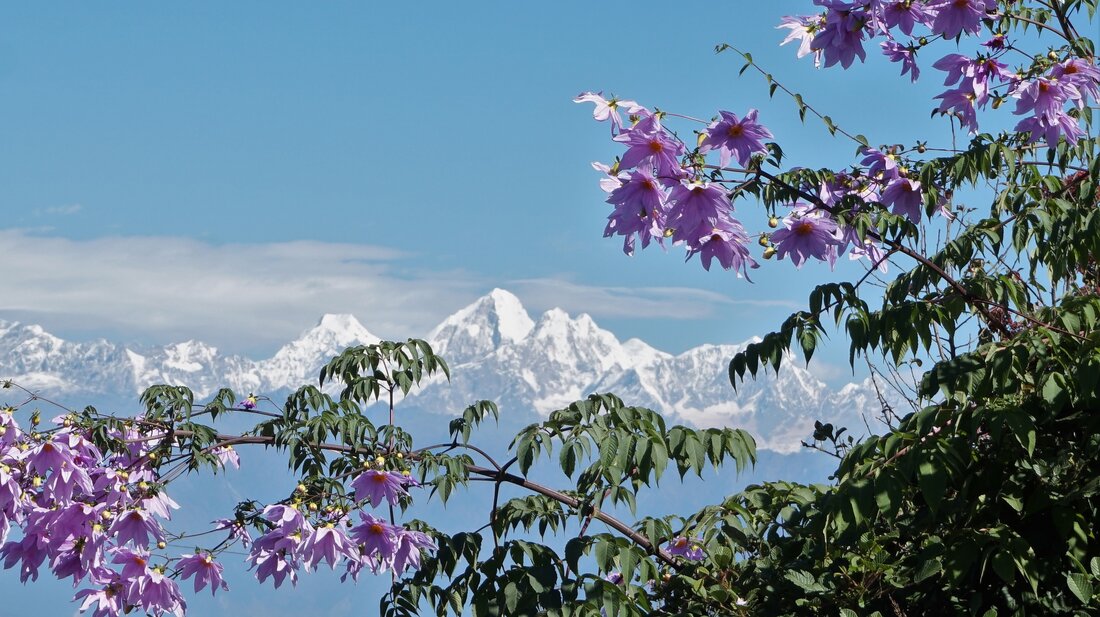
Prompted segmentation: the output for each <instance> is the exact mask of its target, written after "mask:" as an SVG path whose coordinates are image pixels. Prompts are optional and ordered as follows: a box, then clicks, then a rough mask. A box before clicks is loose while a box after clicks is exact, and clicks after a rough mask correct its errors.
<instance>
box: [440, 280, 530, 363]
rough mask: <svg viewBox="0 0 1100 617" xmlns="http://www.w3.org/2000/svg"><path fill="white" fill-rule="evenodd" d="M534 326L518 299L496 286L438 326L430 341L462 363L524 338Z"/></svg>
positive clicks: (448, 359)
mask: <svg viewBox="0 0 1100 617" xmlns="http://www.w3.org/2000/svg"><path fill="white" fill-rule="evenodd" d="M534 327H535V322H533V321H531V316H530V315H528V314H527V309H525V308H524V307H523V304H522V303H521V302H520V301H519V298H517V297H516V296H514V295H513V294H512V293H510V292H507V291H505V290H503V289H494V290H493V291H491V292H489V293H488V294H487V295H484V296H482V297H480V298H478V299H477V300H475V301H474V302H473V303H472V304H470V305H469V306H467V307H465V308H463V309H460V310H459V311H458V312H456V313H455V314H453V315H451V316H450V317H448V318H447V319H445V320H444V321H443V323H441V324H439V325H438V326H436V328H435V329H434V330H432V332H431V334H429V335H428V341H429V342H430V343H431V345H432V348H433V349H434V350H435V352H436V353H438V354H439V355H441V356H443V357H445V358H447V361H448V362H450V363H451V364H453V365H459V364H463V363H466V362H471V361H474V360H477V359H479V358H482V357H484V356H486V355H488V354H490V353H492V352H494V351H495V350H496V349H498V348H499V347H501V346H502V345H507V344H513V343H518V342H520V341H522V340H523V339H525V338H526V337H527V335H528V334H529V333H530V332H531V330H532V328H534Z"/></svg>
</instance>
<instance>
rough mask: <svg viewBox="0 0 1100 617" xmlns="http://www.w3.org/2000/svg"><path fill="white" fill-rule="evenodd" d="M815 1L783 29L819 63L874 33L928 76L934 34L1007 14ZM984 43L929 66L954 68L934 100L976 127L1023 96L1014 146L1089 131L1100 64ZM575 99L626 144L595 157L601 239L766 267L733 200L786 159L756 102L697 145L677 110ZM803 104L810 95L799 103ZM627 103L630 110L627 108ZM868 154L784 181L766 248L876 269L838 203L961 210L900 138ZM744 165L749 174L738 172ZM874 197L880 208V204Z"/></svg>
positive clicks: (910, 213)
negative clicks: (608, 160)
mask: <svg viewBox="0 0 1100 617" xmlns="http://www.w3.org/2000/svg"><path fill="white" fill-rule="evenodd" d="M814 4H816V5H818V6H819V7H822V9H823V11H822V13H820V14H818V15H808V16H790V17H785V18H783V21H782V23H781V24H780V25H779V28H782V29H786V30H787V31H788V33H787V36H786V38H785V39H784V40H783V42H782V43H781V44H786V43H790V42H795V41H797V42H798V43H799V49H798V56H799V57H803V56H807V55H813V56H814V61H815V63H816V64H818V65H824V66H826V67H829V66H833V65H837V64H839V65H840V66H841V67H844V68H847V67H849V66H851V65H852V64H853V63H854V62H855V60H856V59H857V58H858V59H859V60H861V61H862V60H864V59H865V58H866V49H865V46H866V45H867V44H868V42H870V41H872V40H873V39H876V38H881V39H882V40H881V42H880V47H881V48H882V51H883V53H884V54H885V55H886V56H887V58H889V59H890V60H891V61H893V62H899V63H901V66H902V74H903V75H905V74H908V75H909V76H910V77H911V79H912V80H913V81H916V80H917V79H918V78H919V76H920V67H919V66H918V64H917V60H916V58H917V52H918V50H920V49H922V48H924V47H925V46H926V45H929V44H930V43H931V41H932V40H934V39H937V38H938V39H956V40H957V39H960V38H961V37H963V36H972V35H977V34H980V33H981V31H982V28H983V27H984V26H983V24H984V23H987V22H988V23H1003V21H1004V16H1003V15H1000V14H999V13H997V11H998V5H997V2H996V1H995V0H923V1H922V0H898V1H887V0H857V1H854V2H845V1H841V0H814ZM994 18H996V19H994ZM998 20H999V21H998ZM976 47H979V48H980V49H982V50H983V51H981V52H980V53H977V54H975V55H966V54H963V53H950V54H947V55H945V56H943V57H942V58H940V59H939V60H937V61H936V62H934V63H933V65H932V66H933V68H935V69H937V70H939V71H942V72H943V73H944V74H945V78H944V85H945V86H948V87H949V89H948V90H946V91H944V92H943V93H941V94H939V95H938V96H936V97H935V100H937V101H938V103H937V107H936V111H938V112H940V113H941V114H944V115H949V116H951V117H953V118H955V119H957V120H958V122H959V125H960V126H961V127H963V128H965V129H967V131H969V132H970V133H977V131H978V126H979V122H978V112H979V111H981V110H983V109H986V108H988V107H992V108H994V109H996V108H998V107H1000V106H1001V104H1002V103H1003V102H1004V101H1006V100H1010V99H1015V100H1016V105H1015V109H1014V110H1013V112H1014V113H1015V114H1016V115H1018V116H1024V117H1023V118H1022V119H1020V120H1019V121H1018V123H1017V125H1016V127H1015V130H1016V132H1017V133H1018V134H1019V137H1017V139H1018V142H1017V143H1019V144H1023V143H1024V142H1026V143H1029V144H1030V143H1036V142H1044V144H1043V145H1045V146H1047V147H1048V148H1051V149H1053V148H1056V147H1057V146H1058V144H1059V143H1061V142H1062V141H1063V140H1065V141H1068V142H1070V143H1076V142H1077V141H1078V140H1079V139H1081V138H1082V137H1084V136H1085V132H1084V130H1083V129H1082V128H1081V127H1080V126H1079V122H1078V119H1077V117H1076V116H1075V115H1074V113H1073V109H1074V108H1076V109H1077V110H1084V109H1086V108H1087V107H1089V105H1090V104H1094V103H1095V102H1097V101H1100V68H1098V67H1097V66H1096V64H1094V62H1095V60H1094V59H1093V58H1091V57H1090V58H1089V59H1082V58H1078V57H1074V56H1073V55H1069V56H1068V57H1066V58H1064V59H1061V60H1059V56H1058V54H1057V53H1055V52H1054V51H1051V52H1049V53H1044V54H1042V55H1040V56H1036V57H1033V58H1032V59H1033V60H1034V62H1033V64H1032V65H1031V67H1029V68H1028V67H1025V68H1022V69H1017V70H1011V69H1010V68H1009V67H1008V66H1007V65H1006V64H1005V63H1004V62H1003V59H1004V57H1005V55H1006V54H1008V53H1009V52H1013V51H1015V52H1019V51H1021V50H1020V49H1019V48H1018V47H1015V46H1014V43H1013V42H1012V41H1010V40H1009V39H1008V38H1007V35H1006V34H1005V33H1003V32H996V31H994V33H993V35H992V36H991V37H990V38H989V39H988V40H986V41H984V42H983V43H981V45H980V46H976ZM750 62H751V61H750ZM769 79H770V76H769ZM773 88H774V84H773ZM574 101H575V102H578V103H594V104H595V110H594V112H593V116H594V117H595V119H597V120H600V121H610V124H611V134H612V139H613V140H614V141H616V142H618V143H619V144H620V145H621V146H622V147H624V148H625V150H624V151H623V152H622V153H621V155H620V156H619V157H618V159H617V160H616V162H615V163H614V164H613V165H603V164H600V163H594V164H593V166H594V167H595V168H596V169H597V170H599V171H601V172H603V173H604V177H603V178H602V179H601V181H600V186H601V188H602V189H603V190H604V191H605V192H607V193H608V197H607V202H608V203H609V204H611V206H612V207H613V209H612V212H611V214H610V215H609V216H608V221H607V225H606V227H605V228H604V236H605V237H611V236H621V237H622V238H623V251H624V252H625V253H626V254H628V255H632V254H633V253H634V250H635V248H636V247H637V245H638V243H639V241H640V244H641V247H642V248H646V247H648V246H649V245H650V244H652V243H654V242H656V243H657V244H660V245H661V246H664V245H665V243H666V241H667V242H670V243H671V244H674V245H675V244H682V245H684V246H686V248H687V255H688V257H689V258H690V257H691V256H693V255H695V254H699V255H700V261H701V263H702V265H703V267H704V268H706V269H708V270H709V269H710V266H711V264H712V263H713V262H714V260H715V259H717V261H718V263H719V264H721V265H722V267H723V268H725V269H727V270H729V269H732V270H734V271H735V272H737V273H738V276H741V275H747V273H748V270H749V269H750V268H755V267H757V262H756V261H755V260H754V259H753V258H752V256H751V255H750V253H749V249H748V241H749V234H748V233H747V232H746V229H745V226H744V225H743V224H742V222H741V221H740V220H738V218H736V217H735V216H734V206H733V203H732V199H731V198H732V197H734V196H737V195H738V194H744V191H742V189H745V188H747V187H749V186H750V185H753V184H754V183H760V182H763V180H761V176H762V175H763V176H764V177H766V178H767V179H768V180H769V181H771V182H772V183H775V182H776V179H775V178H774V176H771V175H768V174H763V172H762V170H761V165H763V164H764V163H765V162H766V163H768V164H774V165H775V166H778V162H776V161H775V160H773V159H771V158H768V159H763V158H762V156H761V155H767V154H769V152H774V153H776V157H775V158H776V159H778V153H779V152H780V151H779V150H778V146H775V149H774V151H773V150H771V149H770V148H771V146H769V144H768V142H767V140H769V139H771V138H772V133H771V131H769V130H768V129H767V128H765V127H764V126H763V125H761V124H760V123H759V119H758V113H757V111H756V110H754V109H753V110H749V111H748V112H747V113H745V114H744V115H743V116H738V115H737V114H734V113H732V112H728V111H719V112H718V114H717V115H716V116H715V117H714V118H713V119H712V121H710V122H709V123H707V122H703V121H699V122H700V124H702V125H704V127H705V128H704V127H700V128H699V129H697V130H696V134H697V139H696V140H692V141H693V142H694V143H696V144H697V145H696V146H695V147H694V148H692V147H690V145H689V143H685V141H683V140H681V139H680V138H679V137H678V136H677V134H676V133H675V132H673V131H671V130H669V129H668V128H667V127H666V126H665V125H664V121H666V120H668V119H669V118H673V117H677V116H676V115H675V114H668V113H665V112H653V111H650V110H649V109H647V108H646V107H644V106H642V105H640V104H639V103H637V102H635V101H629V100H620V99H615V98H611V99H606V98H604V97H603V96H602V95H601V94H599V93H592V92H585V93H582V94H581V95H579V96H578V97H576V98H575V99H574ZM799 104H800V105H804V104H803V103H802V102H801V100H799ZM802 109H803V112H805V107H804V106H803V108H802ZM620 112H624V113H626V114H627V115H628V117H627V118H625V119H624V117H623V116H622V115H621V113H620ZM678 117H680V118H685V119H688V120H691V119H690V118H687V117H685V116H678ZM826 121H827V123H829V124H830V130H835V127H833V126H832V125H831V121H829V120H828V119H827V118H826ZM862 143H863V144H866V141H865V140H864V141H862ZM1040 147H1041V146H1040ZM917 150H918V151H919V152H922V151H923V150H920V149H919V148H918V149H917ZM861 151H862V156H863V159H862V161H861V162H860V165H859V166H855V167H853V168H852V169H851V170H849V171H842V172H837V173H834V172H829V173H828V174H825V176H826V179H824V180H820V184H819V185H818V186H808V185H806V184H804V183H802V182H801V181H797V180H796V181H795V182H794V184H793V185H790V184H789V185H787V187H786V188H787V189H793V190H795V191H797V192H798V193H799V194H800V195H801V196H806V197H808V199H805V200H803V201H801V202H796V203H790V204H787V206H788V207H789V208H790V210H789V212H788V213H786V215H782V214H780V215H778V216H773V217H772V224H771V226H772V227H773V228H774V227H778V226H779V224H780V218H781V219H782V226H783V228H782V229H779V230H777V231H775V232H772V233H770V234H768V233H764V234H761V235H760V244H761V245H762V246H763V247H764V248H765V250H764V253H763V256H764V258H770V257H773V256H775V257H777V258H778V259H780V260H783V259H787V258H790V260H791V262H792V263H793V264H794V265H795V266H796V267H801V266H802V264H803V263H805V262H806V261H807V260H809V259H810V258H813V259H816V260H819V261H824V262H827V263H829V264H830V265H834V264H835V263H836V261H837V259H838V257H839V256H840V255H842V254H843V253H844V252H845V251H847V252H848V255H849V258H851V259H864V258H865V259H868V260H869V261H870V263H871V266H872V267H877V268H880V269H882V270H885V268H886V256H887V255H886V252H885V251H884V250H883V248H882V246H880V245H879V243H877V242H876V241H875V240H874V235H873V234H872V237H870V238H866V237H860V236H858V235H857V234H856V233H855V231H854V230H853V229H851V228H850V227H846V226H845V225H842V224H841V223H840V221H838V220H837V218H836V216H835V212H836V209H837V207H838V206H839V205H840V204H841V203H842V202H845V209H846V210H848V211H852V212H855V213H860V212H862V213H863V214H869V215H870V216H871V217H872V218H877V217H878V216H879V213H881V212H884V211H887V212H891V213H892V214H894V215H897V216H900V217H904V218H906V219H908V220H909V221H911V222H912V223H914V224H919V223H921V222H922V218H923V216H924V214H925V212H934V213H940V214H944V215H946V216H947V217H951V216H952V215H951V213H950V212H949V211H948V210H947V209H946V207H945V206H946V202H947V198H945V197H943V196H944V195H947V194H949V193H950V191H949V190H946V189H950V188H951V187H946V188H945V187H938V186H924V185H922V183H921V182H920V181H919V180H918V178H917V177H916V174H912V175H911V174H910V172H909V170H908V168H907V165H905V164H904V161H903V160H902V155H903V154H904V152H902V151H900V148H895V147H891V148H883V149H881V150H879V149H875V148H870V147H867V146H866V145H865V146H864V147H863V148H862V150H861ZM712 152H717V153H718V157H717V159H718V160H717V161H716V162H714V161H710V162H708V158H707V157H708V155H709V154H710V153H712ZM909 162H912V161H909ZM733 164H736V165H737V166H739V167H736V168H735V167H731V165H733ZM738 174H741V179H731V178H732V177H734V176H736V175H738ZM750 190H755V189H750ZM846 198H854V199H847V201H845V200H846ZM806 202H809V203H806ZM875 204H877V205H878V206H881V209H878V210H876V209H874V206H875Z"/></svg>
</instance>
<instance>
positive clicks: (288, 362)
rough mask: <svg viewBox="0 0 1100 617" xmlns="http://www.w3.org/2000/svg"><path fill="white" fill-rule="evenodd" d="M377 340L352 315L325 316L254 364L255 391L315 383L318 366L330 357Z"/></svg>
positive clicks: (290, 387)
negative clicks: (257, 383)
mask: <svg viewBox="0 0 1100 617" xmlns="http://www.w3.org/2000/svg"><path fill="white" fill-rule="evenodd" d="M379 340H380V339H379V338H378V337H377V336H375V335H374V334H371V333H370V331H368V330H367V329H366V328H365V327H363V324H361V323H359V321H358V320H357V319H355V317H353V316H352V315H325V316H324V317H322V318H321V321H320V323H318V324H317V325H316V326H315V327H313V328H312V329H311V330H307V331H306V332H304V333H303V334H302V336H300V337H298V339H297V340H295V341H293V342H291V343H288V344H286V345H284V346H283V347H282V348H281V349H279V351H277V352H276V353H275V355H274V356H272V357H271V358H269V359H267V360H263V361H261V362H258V363H257V364H256V374H257V376H258V381H259V385H258V386H256V388H255V389H257V390H264V391H274V390H280V389H284V388H289V389H294V388H297V387H298V386H301V385H304V384H307V383H314V384H315V383H316V381H317V373H318V372H319V371H320V369H321V366H323V365H324V364H325V363H326V362H328V360H329V359H330V358H332V356H334V355H336V354H338V353H340V352H341V351H343V350H344V349H346V348H348V347H352V346H355V345H370V344H372V343H377V342H378V341H379Z"/></svg>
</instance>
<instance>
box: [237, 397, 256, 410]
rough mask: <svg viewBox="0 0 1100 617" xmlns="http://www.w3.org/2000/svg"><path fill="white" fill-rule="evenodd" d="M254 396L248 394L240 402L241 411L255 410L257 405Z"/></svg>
mask: <svg viewBox="0 0 1100 617" xmlns="http://www.w3.org/2000/svg"><path fill="white" fill-rule="evenodd" d="M257 402H258V401H257V399H256V395H255V394H249V395H248V396H247V397H246V398H245V399H244V400H243V401H241V409H250V410H251V409H255V408H256V403H257Z"/></svg>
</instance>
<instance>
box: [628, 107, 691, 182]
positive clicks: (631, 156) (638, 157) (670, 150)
mask: <svg viewBox="0 0 1100 617" xmlns="http://www.w3.org/2000/svg"><path fill="white" fill-rule="evenodd" d="M614 139H615V141H617V142H620V143H623V144H626V145H627V150H626V152H624V153H623V157H622V159H621V161H620V162H619V167H620V168H621V169H624V170H626V169H633V168H634V167H637V166H639V165H642V164H643V163H645V164H650V165H652V166H654V167H656V168H657V173H658V175H660V176H661V177H662V178H679V177H680V176H681V175H683V172H682V170H681V169H680V160H679V157H680V156H681V155H682V154H683V153H684V144H682V143H680V142H679V141H677V140H676V139H674V138H672V137H671V136H670V135H669V134H668V132H667V131H665V129H664V128H662V127H661V123H660V121H659V120H658V119H657V116H649V117H647V118H645V119H644V120H642V121H641V122H639V123H638V124H636V125H634V128H631V129H628V130H625V131H623V132H622V133H620V134H618V135H616V136H615V138H614Z"/></svg>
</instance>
